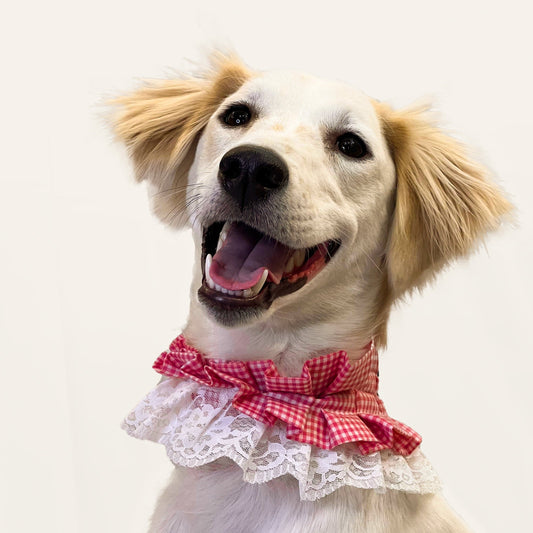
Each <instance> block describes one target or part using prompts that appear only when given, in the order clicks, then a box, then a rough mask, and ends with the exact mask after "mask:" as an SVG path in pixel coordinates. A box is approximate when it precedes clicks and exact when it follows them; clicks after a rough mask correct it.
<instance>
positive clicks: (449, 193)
mask: <svg viewBox="0 0 533 533" xmlns="http://www.w3.org/2000/svg"><path fill="white" fill-rule="evenodd" d="M375 108H376V111H377V113H378V116H379V118H380V121H381V124H382V131H383V134H384V136H385V139H386V141H387V143H388V146H389V150H390V152H391V155H392V158H393V161H394V164H395V167H396V179H397V189H396V205H395V211H394V217H393V221H392V227H391V229H390V235H389V242H388V245H387V251H386V262H387V274H388V281H389V289H390V291H391V295H392V297H393V298H397V297H399V296H401V295H402V294H404V293H405V292H407V291H410V290H412V289H415V288H420V287H422V285H424V283H425V282H427V281H428V280H430V279H432V277H433V276H434V275H435V274H436V273H437V272H438V271H439V270H441V269H442V268H443V267H444V266H445V265H446V264H447V263H448V262H450V261H451V260H453V259H455V258H457V257H461V256H465V255H467V254H468V253H469V252H471V251H472V250H473V249H474V248H475V247H476V245H477V244H478V243H479V242H480V239H481V238H482V237H483V236H484V235H485V234H486V233H487V232H489V231H491V230H494V229H496V228H497V227H498V226H499V225H500V223H501V220H502V218H503V217H504V215H506V214H507V213H509V212H510V211H511V205H510V203H509V202H508V201H507V200H506V199H505V197H504V196H503V194H502V193H501V192H500V191H499V190H498V188H497V187H496V186H495V185H494V184H492V183H490V182H489V181H488V180H487V179H486V174H487V173H486V171H485V169H484V168H482V167H481V166H480V165H478V164H477V163H474V162H473V161H471V160H470V159H469V158H468V157H467V156H466V154H465V150H464V148H463V147H462V146H461V144H460V143H458V142H457V141H456V140H454V139H452V138H451V137H449V136H448V135H446V134H445V133H443V132H442V131H441V130H440V129H439V128H438V127H437V126H435V124H434V122H433V121H432V120H431V118H430V117H429V116H428V112H427V110H425V109H422V108H417V109H410V110H404V111H394V110H393V109H391V108H390V107H388V106H387V105H385V104H382V103H375Z"/></svg>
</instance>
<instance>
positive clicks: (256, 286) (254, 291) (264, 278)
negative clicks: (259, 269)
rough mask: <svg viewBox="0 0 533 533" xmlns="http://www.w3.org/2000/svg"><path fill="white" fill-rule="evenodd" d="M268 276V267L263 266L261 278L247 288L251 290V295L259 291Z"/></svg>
mask: <svg viewBox="0 0 533 533" xmlns="http://www.w3.org/2000/svg"><path fill="white" fill-rule="evenodd" d="M267 277H268V269H267V268H265V270H264V272H263V275H262V276H261V279H260V280H259V281H258V282H257V283H256V284H255V285H254V286H253V287H252V288H251V289H249V290H250V291H251V293H252V294H251V296H255V295H256V294H258V293H259V291H260V290H261V289H262V288H263V285H264V284H265V282H266V279H267Z"/></svg>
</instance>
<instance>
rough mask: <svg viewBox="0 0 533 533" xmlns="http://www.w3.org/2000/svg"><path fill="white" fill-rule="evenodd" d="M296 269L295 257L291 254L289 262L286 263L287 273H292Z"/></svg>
mask: <svg viewBox="0 0 533 533" xmlns="http://www.w3.org/2000/svg"><path fill="white" fill-rule="evenodd" d="M293 270H294V259H293V256H292V255H291V258H290V259H289V260H288V261H287V264H286V265H285V272H286V273H287V274H290V273H291V272H292V271H293Z"/></svg>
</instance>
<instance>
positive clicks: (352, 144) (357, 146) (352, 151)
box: [337, 133, 368, 159]
mask: <svg viewBox="0 0 533 533" xmlns="http://www.w3.org/2000/svg"><path fill="white" fill-rule="evenodd" d="M337 148H338V149H339V150H340V151H341V152H342V153H343V154H344V155H347V156H348V157H354V158H356V159H360V158H361V157H364V156H365V155H366V154H367V153H368V149H367V147H366V144H365V142H364V141H363V139H361V137H358V136H357V135H355V134H354V133H343V134H342V135H341V136H339V137H338V138H337Z"/></svg>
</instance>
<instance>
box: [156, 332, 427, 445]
mask: <svg viewBox="0 0 533 533" xmlns="http://www.w3.org/2000/svg"><path fill="white" fill-rule="evenodd" d="M153 368H154V369H155V370H156V371H157V372H159V373H160V374H163V375H165V376H169V377H178V378H183V379H192V380H194V381H197V382H199V383H202V384H204V385H207V386H210V387H223V388H230V387H236V388H237V389H238V392H237V393H236V395H235V397H234V399H233V401H232V405H233V406H234V407H235V408H236V409H238V410H239V411H241V412H242V413H244V414H246V415H248V416H250V417H252V418H254V419H255V420H259V421H261V422H263V423H265V424H268V425H273V424H274V423H275V422H276V420H278V419H279V420H282V421H283V422H285V424H286V426H287V438H289V439H292V440H296V441H299V442H304V443H308V444H314V445H316V446H318V447H319V448H322V449H325V450H330V449H332V448H334V447H335V446H338V445H339V444H344V443H347V442H353V443H357V446H358V448H359V452H360V453H362V454H363V455H367V454H370V453H374V452H377V451H379V450H383V449H391V450H393V451H394V452H395V453H397V454H400V455H410V454H411V453H412V452H413V451H414V450H415V449H416V448H417V447H418V445H419V444H420V443H421V441H422V438H421V436H420V435H419V434H418V433H416V432H415V431H413V430H412V429H411V428H410V427H408V426H406V425H405V424H402V423H401V422H398V421H397V420H394V419H393V418H391V417H389V416H388V415H387V411H386V410H385V406H384V405H383V402H382V401H381V399H380V398H379V396H378V394H377V391H378V383H379V380H378V354H377V351H376V349H375V347H374V344H373V343H371V344H370V345H369V348H368V350H367V352H366V353H365V355H364V356H363V357H361V358H360V359H358V360H357V361H354V362H350V360H349V359H348V356H347V354H346V352H344V351H339V352H335V353H330V354H327V355H323V356H320V357H316V358H314V359H310V360H308V361H306V362H305V363H304V365H303V369H302V373H301V375H300V376H299V377H286V376H281V375H280V374H279V372H278V370H277V368H276V366H275V365H274V362H273V361H271V360H257V361H240V360H224V359H211V358H206V357H204V356H203V355H202V354H201V353H200V352H199V351H198V350H196V349H195V348H193V347H192V346H189V345H188V344H187V343H186V341H185V338H184V337H183V335H180V336H179V337H177V338H176V339H175V340H174V341H173V342H172V344H171V345H170V348H169V349H168V350H167V351H165V352H163V353H162V354H161V355H160V356H159V358H158V359H157V360H156V362H155V363H154V365H153Z"/></svg>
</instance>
